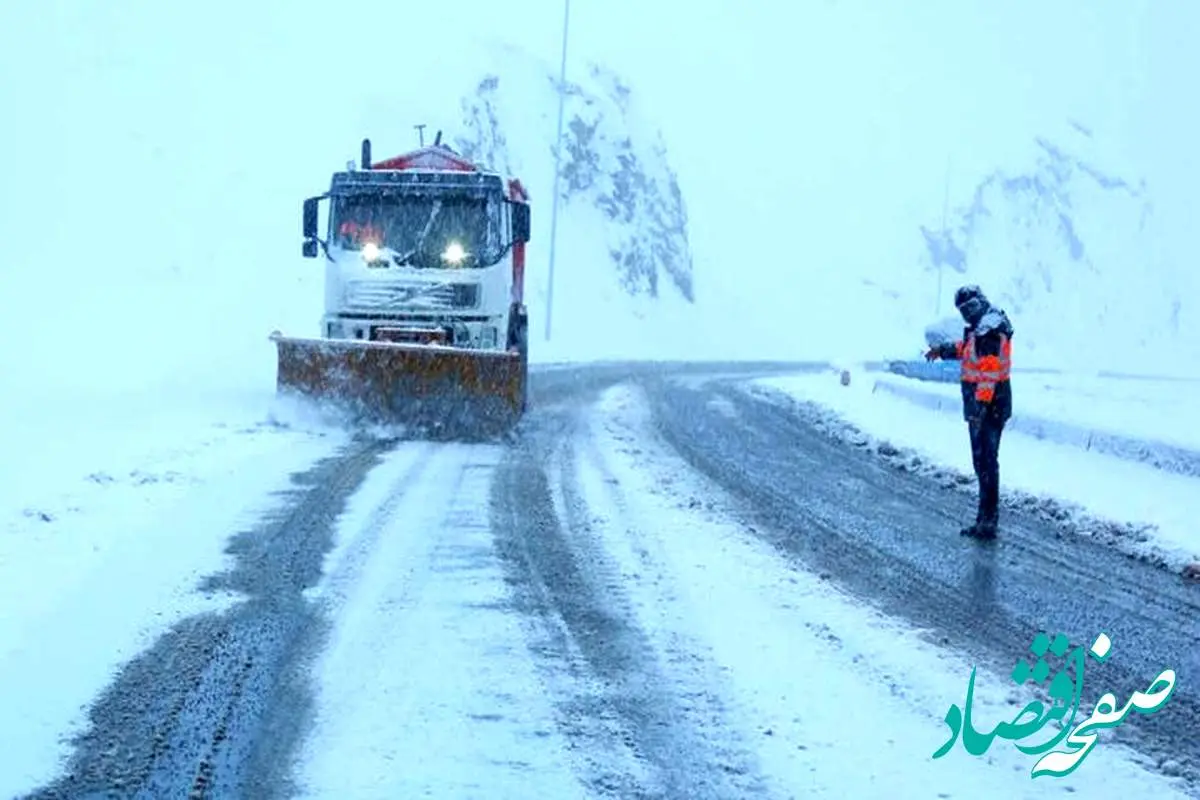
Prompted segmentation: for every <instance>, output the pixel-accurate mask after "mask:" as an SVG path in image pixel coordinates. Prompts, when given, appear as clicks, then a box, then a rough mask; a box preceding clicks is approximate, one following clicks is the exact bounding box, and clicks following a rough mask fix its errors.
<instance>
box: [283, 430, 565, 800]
mask: <svg viewBox="0 0 1200 800" xmlns="http://www.w3.org/2000/svg"><path fill="white" fill-rule="evenodd" d="M502 452H503V448H500V447H495V446H489V445H462V444H447V445H442V446H439V447H438V448H437V449H436V450H434V451H432V455H431V457H430V458H429V459H428V463H427V464H424V465H422V466H420V467H419V470H418V472H416V473H413V474H406V475H405V478H408V479H409V480H407V481H405V482H404V488H403V494H402V496H396V495H393V496H392V497H391V498H389V499H387V500H385V501H383V502H382V503H381V504H379V505H378V506H377V507H375V508H374V510H371V511H368V513H360V514H359V515H358V516H359V517H361V518H362V520H363V521H361V522H356V521H355V520H354V517H353V515H352V516H351V517H350V518H348V519H347V520H346V521H345V523H344V524H345V525H347V526H348V527H350V528H352V529H357V530H361V531H362V533H360V534H359V535H358V536H357V537H355V538H354V539H352V540H350V541H349V542H348V543H347V546H346V549H345V551H344V553H343V554H342V558H341V560H340V561H339V564H338V565H337V566H335V567H334V568H333V569H332V570H331V573H330V578H329V582H328V584H327V585H323V586H322V587H321V588H320V589H319V590H318V591H319V596H320V598H321V602H322V604H323V605H324V606H325V608H326V609H327V610H328V611H329V612H330V614H331V619H330V621H331V623H332V629H331V632H330V636H329V637H328V645H327V647H326V649H325V651H324V653H323V654H322V656H321V658H320V660H319V662H318V663H317V665H316V667H317V668H316V676H317V679H318V685H319V690H318V692H317V713H316V718H315V725H314V727H313V729H312V731H311V732H310V735H309V738H308V740H307V741H306V743H305V747H304V749H303V752H302V753H301V754H300V757H299V758H298V759H297V761H296V764H295V770H294V773H293V774H294V779H295V782H296V783H297V784H298V785H300V786H301V787H302V795H307V796H314V797H336V796H348V797H418V796H420V797H532V796H544V797H561V798H564V800H568V798H573V797H582V796H583V793H582V787H580V786H579V783H578V781H577V779H576V777H575V772H574V770H573V769H572V768H571V766H570V763H569V759H568V754H567V753H566V748H565V746H563V744H562V743H559V742H556V741H555V738H556V735H555V726H554V721H553V713H552V710H551V708H550V707H549V705H548V703H546V701H545V699H544V697H543V696H542V695H543V689H542V685H541V682H540V681H539V679H538V675H537V672H536V670H535V668H534V666H533V664H532V659H531V657H530V653H529V650H528V648H527V646H526V641H525V638H524V632H523V630H522V627H521V625H520V621H519V619H518V618H517V616H516V615H515V614H514V610H513V608H512V607H511V605H510V604H509V602H508V601H509V598H508V591H507V588H506V586H505V583H504V571H503V569H502V567H501V565H500V562H499V559H498V556H497V554H496V551H495V548H494V546H493V537H492V531H491V525H490V519H489V509H488V503H487V498H488V494H489V491H490V488H491V481H492V475H493V472H494V469H495V465H496V464H497V462H498V461H499V460H500V458H501V456H502ZM368 493H370V494H374V493H373V492H371V491H370V487H368V491H365V492H364V495H366V494H368Z"/></svg>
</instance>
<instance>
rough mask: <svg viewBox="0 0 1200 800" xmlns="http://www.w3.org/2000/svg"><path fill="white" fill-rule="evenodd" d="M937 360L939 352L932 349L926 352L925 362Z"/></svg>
mask: <svg viewBox="0 0 1200 800" xmlns="http://www.w3.org/2000/svg"><path fill="white" fill-rule="evenodd" d="M937 358H938V354H937V351H936V350H934V349H933V348H932V347H931V348H929V349H928V350H926V351H925V360H926V361H937Z"/></svg>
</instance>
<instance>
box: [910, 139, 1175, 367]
mask: <svg viewBox="0 0 1200 800" xmlns="http://www.w3.org/2000/svg"><path fill="white" fill-rule="evenodd" d="M1092 136H1093V134H1092V132H1091V131H1089V130H1088V129H1086V128H1084V127H1082V126H1079V125H1075V126H1073V130H1072V131H1071V132H1070V134H1069V137H1071V138H1068V139H1065V140H1064V142H1054V141H1050V140H1049V139H1046V138H1039V139H1037V140H1036V145H1037V150H1036V153H1037V155H1036V160H1035V162H1034V163H1033V164H1031V165H1030V166H1029V168H1028V169H1025V170H1022V171H1006V170H996V171H994V172H993V173H991V174H990V175H987V176H986V177H985V178H984V179H983V180H982V181H980V182H979V184H978V185H977V186H976V187H975V188H974V190H973V192H972V195H971V197H970V200H969V202H968V203H965V204H963V205H961V206H960V207H959V208H957V209H955V210H953V212H952V214H951V216H950V218H949V220H948V223H947V228H948V229H947V230H946V231H940V230H936V229H933V228H930V227H922V228H921V231H920V232H921V235H922V236H923V237H924V240H925V244H926V250H927V253H928V263H929V266H930V268H932V269H938V268H944V269H946V270H947V272H948V275H949V277H948V278H947V281H946V286H947V291H951V292H952V291H953V286H954V285H957V284H958V283H977V284H979V285H981V286H982V287H983V289H984V291H985V292H986V293H987V295H988V297H989V298H991V299H992V300H993V301H994V302H996V303H997V304H998V305H1001V306H1003V307H1004V308H1006V309H1007V310H1008V311H1009V312H1010V314H1012V316H1013V318H1014V324H1015V325H1016V328H1017V334H1016V335H1017V336H1018V337H1021V339H1022V342H1023V346H1025V347H1028V348H1030V349H1032V350H1036V349H1038V348H1041V349H1042V351H1043V352H1048V351H1050V350H1054V351H1056V352H1058V353H1068V352H1070V351H1071V350H1073V349H1075V350H1077V349H1078V348H1079V347H1088V346H1090V345H1088V342H1089V340H1090V341H1094V339H1095V335H1096V331H1097V330H1098V329H1099V328H1101V327H1103V328H1104V329H1105V330H1106V331H1111V332H1112V335H1113V336H1114V337H1116V338H1118V339H1119V340H1120V342H1121V344H1122V346H1123V347H1127V349H1128V350H1129V351H1130V352H1133V351H1137V350H1138V349H1139V348H1148V347H1150V346H1151V345H1152V343H1153V342H1155V341H1162V340H1163V337H1170V336H1172V335H1174V333H1176V332H1177V329H1178V318H1179V298H1178V297H1177V296H1174V294H1173V293H1172V292H1171V290H1170V289H1171V285H1172V281H1171V279H1170V277H1169V275H1168V274H1166V273H1165V272H1164V270H1165V267H1164V265H1162V264H1157V263H1155V260H1154V255H1153V253H1154V247H1153V236H1152V234H1151V229H1150V226H1151V223H1152V221H1153V218H1152V210H1153V208H1152V205H1151V203H1150V200H1149V197H1148V192H1147V187H1146V185H1145V182H1144V181H1140V180H1133V179H1129V178H1122V177H1119V176H1117V175H1115V174H1113V173H1112V172H1111V171H1109V170H1106V169H1101V168H1100V167H1098V166H1097V160H1098V159H1094V158H1085V157H1081V156H1080V155H1078V154H1077V152H1078V151H1084V152H1086V150H1087V149H1088V148H1089V147H1090V146H1091V145H1092V144H1093V142H1092V141H1091V140H1092ZM1156 273H1157V274H1156ZM1172 320H1174V321H1172ZM1172 326H1174V327H1172ZM1027 352H1028V351H1027Z"/></svg>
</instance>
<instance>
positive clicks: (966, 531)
mask: <svg viewBox="0 0 1200 800" xmlns="http://www.w3.org/2000/svg"><path fill="white" fill-rule="evenodd" d="M996 528H997V525H996V523H995V522H976V523H975V524H974V525H971V526H970V527H967V528H963V529H962V530H961V531H959V533H961V534H962V535H963V536H969V537H971V538H972V539H995V538H996Z"/></svg>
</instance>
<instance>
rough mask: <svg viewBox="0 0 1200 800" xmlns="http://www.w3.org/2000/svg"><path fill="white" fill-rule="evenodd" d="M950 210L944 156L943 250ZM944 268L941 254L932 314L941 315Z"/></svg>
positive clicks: (947, 162)
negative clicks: (947, 216) (947, 217)
mask: <svg viewBox="0 0 1200 800" xmlns="http://www.w3.org/2000/svg"><path fill="white" fill-rule="evenodd" d="M949 210H950V156H946V190H945V193H944V194H943V195H942V247H943V249H944V248H945V247H946V246H947V244H948V243H949V240H948V239H947V238H946V215H947V214H948V213H949ZM945 268H946V257H945V253H944V252H943V253H942V254H940V256H939V258H938V268H937V296H936V297H934V298H933V313H934V314H940V313H942V272H943V270H945Z"/></svg>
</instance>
